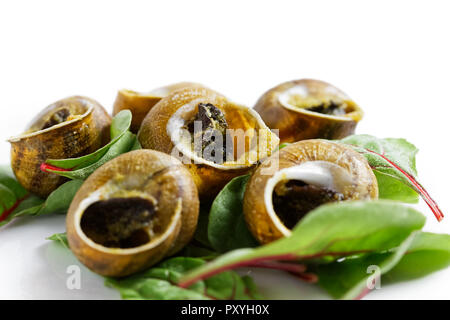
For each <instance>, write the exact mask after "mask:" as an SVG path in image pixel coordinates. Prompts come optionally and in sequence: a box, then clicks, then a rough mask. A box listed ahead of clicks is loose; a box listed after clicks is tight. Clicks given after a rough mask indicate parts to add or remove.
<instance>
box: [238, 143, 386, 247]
mask: <svg viewBox="0 0 450 320" xmlns="http://www.w3.org/2000/svg"><path fill="white" fill-rule="evenodd" d="M316 160H322V161H329V162H331V163H334V164H337V165H338V166H340V167H342V168H344V169H345V170H346V171H347V172H348V173H349V174H350V176H351V177H352V180H353V181H356V183H354V184H352V185H351V186H349V189H348V190H347V191H346V193H345V194H344V196H345V198H344V200H357V199H365V198H370V199H377V198H378V184H377V180H376V177H375V175H374V174H373V171H372V169H371V168H370V166H369V164H368V162H367V160H366V159H365V158H364V157H363V156H362V155H361V154H359V153H358V152H356V151H354V150H353V149H351V148H349V147H347V146H345V145H343V144H338V143H335V142H330V141H326V140H317V139H313V140H304V141H300V142H296V143H293V144H290V145H288V146H286V147H284V148H283V149H281V150H280V151H278V152H277V153H274V154H273V155H272V156H271V157H269V158H267V159H266V160H265V161H264V162H263V163H262V164H261V165H260V166H259V167H258V168H257V169H256V170H255V171H254V173H253V174H252V176H251V178H250V180H249V182H248V184H247V186H246V190H245V194H244V215H245V220H246V222H247V225H248V227H249V229H250V231H251V232H252V234H253V236H254V237H255V238H256V239H257V240H258V241H259V242H260V243H262V244H264V243H268V242H272V241H274V240H277V239H279V238H281V237H283V233H282V231H281V230H279V228H278V227H277V226H276V225H275V223H274V221H273V219H272V218H271V217H270V215H269V213H268V211H267V208H266V205H265V199H264V190H265V188H266V185H267V182H268V180H269V179H270V178H271V177H273V176H274V174H275V173H276V172H277V171H279V170H281V169H284V168H289V167H292V166H296V165H299V164H301V163H304V162H306V161H316Z"/></svg>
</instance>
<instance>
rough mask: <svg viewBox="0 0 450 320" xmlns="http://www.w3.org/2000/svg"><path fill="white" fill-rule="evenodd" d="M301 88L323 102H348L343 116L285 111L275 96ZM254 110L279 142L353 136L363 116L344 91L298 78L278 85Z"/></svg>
mask: <svg viewBox="0 0 450 320" xmlns="http://www.w3.org/2000/svg"><path fill="white" fill-rule="evenodd" d="M296 86H304V87H305V88H307V89H308V90H309V93H308V94H311V92H313V93H314V95H316V96H318V97H320V98H322V99H327V100H333V99H336V100H340V101H345V102H347V103H348V105H349V106H350V107H349V110H346V114H344V115H339V116H330V115H326V114H322V113H318V112H311V111H309V112H308V111H305V110H304V109H302V108H295V107H294V108H286V106H285V105H283V104H282V103H281V102H280V100H279V97H280V95H281V94H282V93H285V92H286V91H287V90H289V89H291V88H293V87H296ZM254 109H255V110H256V111H257V112H258V113H259V114H260V115H261V118H262V119H263V120H264V122H265V123H266V124H267V126H268V127H269V128H271V129H278V130H279V137H280V141H281V142H282V143H284V142H289V143H291V142H296V141H300V140H305V139H317V138H320V139H330V140H334V139H341V138H344V137H346V136H348V135H351V134H353V133H354V131H355V128H356V125H357V123H358V121H359V120H361V118H362V116H363V112H362V110H361V108H360V107H359V106H358V105H357V104H356V103H354V102H353V101H352V100H351V99H350V98H349V97H348V96H347V95H346V94H345V93H344V92H342V91H341V90H339V89H338V88H336V87H334V86H332V85H331V84H329V83H326V82H323V81H319V80H312V79H302V80H294V81H288V82H285V83H282V84H280V85H278V86H276V87H274V88H272V89H270V90H268V91H267V92H266V93H264V94H263V95H262V96H261V97H260V98H259V100H258V102H257V103H256V105H255V107H254Z"/></svg>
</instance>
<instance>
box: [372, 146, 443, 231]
mask: <svg viewBox="0 0 450 320" xmlns="http://www.w3.org/2000/svg"><path fill="white" fill-rule="evenodd" d="M365 150H366V151H367V152H370V153H373V154H376V155H379V156H380V157H382V158H383V159H384V160H386V161H387V162H388V163H389V164H390V165H391V166H393V167H394V168H396V169H397V170H399V171H400V172H401V173H402V174H403V175H405V177H406V178H407V179H408V180H409V181H410V182H411V184H412V185H413V186H414V187H415V188H416V189H417V190H418V191H419V194H420V196H421V197H422V198H423V199H424V200H425V202H426V203H427V205H428V207H430V209H431V211H432V212H433V214H434V216H435V217H436V219H437V220H438V221H439V222H440V221H442V219H444V214H443V213H442V211H441V209H439V206H438V205H437V203H436V201H434V200H433V199H432V198H431V196H430V194H429V193H428V192H427V191H426V190H425V189H424V188H423V187H422V186H421V185H420V183H419V182H417V181H416V179H414V177H412V176H411V175H410V174H408V173H407V172H406V171H404V170H403V169H402V168H400V167H399V166H398V165H396V164H395V163H394V162H392V161H391V160H389V159H388V158H387V157H385V156H384V155H382V154H379V153H377V152H375V151H372V150H370V149H365Z"/></svg>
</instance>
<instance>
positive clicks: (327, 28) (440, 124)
mask: <svg viewBox="0 0 450 320" xmlns="http://www.w3.org/2000/svg"><path fill="white" fill-rule="evenodd" d="M449 9H450V8H449V6H448V2H446V1H430V0H428V1H422V2H417V1H411V0H410V1H371V2H369V1H308V2H306V1H305V2H300V1H270V2H269V1H261V0H259V1H242V0H240V1H233V0H227V1H220V2H219V1H192V0H191V1H160V2H156V1H155V2H150V1H129V0H128V1H120V2H119V1H104V2H103V1H80V0H79V1H73V2H67V1H2V2H1V3H0V110H1V114H0V162H1V163H8V161H9V145H8V143H7V142H5V140H6V139H7V138H8V137H9V136H11V135H15V134H18V133H20V132H21V130H22V129H23V128H24V127H25V125H26V123H27V122H28V121H29V120H30V119H31V118H32V117H33V116H34V114H36V113H37V112H38V111H39V110H40V109H42V108H43V107H45V106H46V105H48V104H50V103H52V102H54V101H56V100H58V99H61V98H64V97H66V96H69V95H74V94H80V95H86V96H90V97H92V98H94V99H97V100H98V101H99V102H100V103H102V104H103V105H104V106H105V107H106V108H107V109H108V110H111V107H112V103H113V101H114V98H115V95H116V92H117V90H118V89H120V88H124V87H125V88H129V89H134V90H142V91H147V90H151V89H153V88H155V87H158V86H161V85H165V84H168V83H172V82H177V81H195V82H201V83H204V84H206V85H207V86H209V87H211V88H214V89H216V90H218V91H221V92H222V93H224V94H226V95H227V96H229V97H230V98H232V99H233V100H235V101H238V102H241V103H245V104H247V105H249V106H252V105H253V104H254V102H255V101H256V99H257V98H258V97H259V95H261V94H262V93H263V92H264V91H265V90H267V89H269V88H270V87H272V86H274V85H276V84H278V83H280V82H283V81H286V80H291V79H299V78H305V77H309V78H317V79H322V80H326V81H328V82H331V83H332V84H334V85H336V86H337V87H339V88H341V89H343V90H344V91H346V92H347V93H348V94H349V95H350V96H351V97H352V98H353V99H354V100H355V101H357V102H358V103H359V104H360V106H362V107H363V109H364V110H365V112H366V114H365V118H364V119H363V121H362V122H361V123H360V125H359V126H358V129H357V131H358V133H369V134H373V135H376V136H379V137H405V138H407V139H408V140H410V141H411V142H413V143H415V144H416V145H417V146H418V147H419V148H420V153H419V155H418V159H417V162H418V169H419V174H420V181H421V182H422V184H423V185H424V186H426V187H427V188H428V190H429V192H430V193H431V195H432V196H433V197H434V198H435V199H436V200H437V201H438V202H439V204H440V206H441V208H442V210H443V211H444V213H446V212H449V209H450V197H449V191H448V189H449V188H448V185H449V178H450V174H449V165H448V159H449V156H450V152H449V148H448V145H449V142H448V140H449V138H450V135H449V130H450V117H449V116H450V113H449V111H448V110H449V108H450V97H449V89H448V88H449V84H450V83H449V75H450V63H449V57H450V42H449V31H450V19H449V12H450V10H449ZM419 208H421V209H422V211H423V212H424V213H425V214H426V216H427V217H428V221H427V225H426V229H427V230H432V231H435V232H441V233H444V232H445V233H450V216H448V217H447V218H446V219H444V221H443V222H442V223H440V224H439V223H437V222H436V220H435V219H434V217H433V216H432V214H431V212H430V211H428V210H427V208H426V206H425V205H423V204H421V205H419ZM62 231H64V217H61V216H57V217H54V216H49V217H43V218H38V219H22V220H20V221H17V222H14V223H12V224H11V225H9V226H7V227H5V228H2V229H0V298H3V299H5V298H27V299H33V298H41V299H45V298H97V299H103V298H117V297H118V295H117V293H116V292H114V291H112V290H109V289H105V288H104V287H103V284H102V281H101V279H100V278H99V277H97V276H95V275H93V274H92V273H90V272H88V271H87V270H86V269H82V270H83V273H82V275H83V282H82V290H78V291H77V290H75V291H69V290H67V289H66V287H65V279H66V277H67V275H66V274H65V267H66V266H67V265H68V264H72V263H76V261H75V260H74V258H73V257H72V256H71V255H70V253H68V252H65V251H64V250H63V249H61V248H59V247H58V246H55V245H53V244H49V243H48V241H46V240H45V237H47V236H48V235H51V234H52V233H54V232H62ZM253 274H254V275H255V277H256V280H257V281H258V283H259V285H260V287H261V289H262V290H263V291H264V293H266V295H267V296H269V297H272V298H321V297H325V296H324V295H323V293H322V292H321V291H319V290H317V289H313V288H311V287H310V286H307V285H304V284H299V283H298V282H297V281H296V280H293V279H292V278H290V277H288V276H284V275H279V274H276V273H273V272H268V271H264V272H257V273H255V272H253ZM268 274H270V275H269V276H267V275H268ZM449 284H450V270H449V269H447V270H444V271H441V272H438V273H435V274H433V275H430V276H428V277H426V278H424V279H420V280H416V281H412V282H408V283H404V284H397V285H393V286H387V287H386V288H384V287H382V289H381V290H378V291H377V292H374V293H371V294H370V295H369V296H368V297H367V298H368V299H370V298H373V299H416V298H419V299H420V298H425V299H427V298H438V299H439V298H446V299H449V298H450V289H449Z"/></svg>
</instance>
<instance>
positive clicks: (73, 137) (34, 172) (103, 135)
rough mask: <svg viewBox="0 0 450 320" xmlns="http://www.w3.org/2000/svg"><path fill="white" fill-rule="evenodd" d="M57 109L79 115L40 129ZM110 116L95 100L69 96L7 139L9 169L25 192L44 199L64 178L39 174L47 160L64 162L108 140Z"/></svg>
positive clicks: (49, 107)
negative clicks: (8, 144) (17, 133)
mask: <svg viewBox="0 0 450 320" xmlns="http://www.w3.org/2000/svg"><path fill="white" fill-rule="evenodd" d="M61 109H69V110H71V111H74V112H78V113H81V114H82V115H80V117H79V118H77V119H73V120H70V121H66V122H62V123H60V124H58V125H55V126H52V127H49V128H47V129H42V128H43V127H44V126H45V124H46V123H48V121H49V119H50V117H51V116H52V115H53V114H54V113H55V112H57V111H58V110H61ZM110 125H111V117H110V116H109V114H108V113H107V112H106V111H105V109H104V108H103V107H102V106H101V105H100V104H99V103H98V102H97V101H95V100H93V99H90V98H87V97H81V96H73V97H69V98H66V99H62V100H59V101H57V102H55V103H53V104H51V105H50V106H48V107H47V108H45V109H44V110H43V111H42V112H41V113H40V114H39V115H38V116H37V117H36V118H35V119H34V120H33V121H32V122H31V124H30V125H29V126H28V127H27V129H26V131H25V133H23V134H22V135H20V136H17V137H13V138H10V139H9V142H10V143H11V166H12V169H13V171H14V174H15V175H16V178H17V180H18V181H19V182H20V183H21V184H22V186H24V188H25V189H27V190H28V191H30V192H32V193H34V194H36V195H38V196H41V197H46V196H48V195H49V194H50V193H51V192H52V191H53V190H55V189H56V188H57V187H58V186H59V185H61V184H62V183H63V182H64V181H65V179H64V178H62V177H60V176H58V175H56V174H51V173H46V172H42V171H41V170H40V166H41V164H42V163H44V162H45V161H46V160H47V159H66V158H75V157H80V156H83V155H86V154H89V153H91V152H93V151H95V150H97V149H98V148H100V147H101V146H103V145H104V144H106V143H107V141H108V140H109V128H110Z"/></svg>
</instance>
